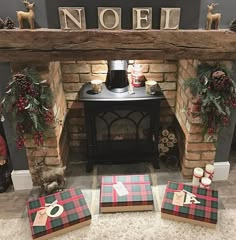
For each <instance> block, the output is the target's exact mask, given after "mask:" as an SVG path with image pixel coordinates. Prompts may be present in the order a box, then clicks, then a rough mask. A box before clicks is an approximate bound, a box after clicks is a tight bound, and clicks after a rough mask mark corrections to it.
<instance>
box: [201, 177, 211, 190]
mask: <svg viewBox="0 0 236 240" xmlns="http://www.w3.org/2000/svg"><path fill="white" fill-rule="evenodd" d="M210 185H211V179H210V178H206V177H203V178H202V179H201V182H200V187H201V188H210Z"/></svg>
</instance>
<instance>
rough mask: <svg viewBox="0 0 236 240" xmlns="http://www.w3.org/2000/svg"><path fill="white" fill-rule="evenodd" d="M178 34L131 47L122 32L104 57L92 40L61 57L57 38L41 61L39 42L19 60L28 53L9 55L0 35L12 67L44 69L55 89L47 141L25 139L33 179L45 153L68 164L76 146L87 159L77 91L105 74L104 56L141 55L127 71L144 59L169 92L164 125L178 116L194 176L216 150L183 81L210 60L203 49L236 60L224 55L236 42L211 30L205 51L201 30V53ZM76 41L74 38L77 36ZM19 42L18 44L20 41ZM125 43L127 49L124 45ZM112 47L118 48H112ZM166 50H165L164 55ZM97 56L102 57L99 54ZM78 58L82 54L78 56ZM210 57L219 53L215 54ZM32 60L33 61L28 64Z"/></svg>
mask: <svg viewBox="0 0 236 240" xmlns="http://www.w3.org/2000/svg"><path fill="white" fill-rule="evenodd" d="M5 32H7V30H5ZM25 32H26V35H27V34H29V33H30V31H25ZM131 32H132V31H131ZM167 32H171V31H167ZM192 32H194V31H192ZM196 32H197V31H196ZM8 33H10V32H8ZM52 33H53V32H52ZM202 33H204V34H205V33H207V34H208V33H209V31H208V32H207V31H202ZM213 33H216V31H213ZM220 33H221V31H220ZM222 33H223V32H222ZM16 34H19V32H18V31H16ZM94 34H95V33H94ZM98 34H99V32H98ZM143 34H147V32H146V33H145V32H144V33H143ZM174 34H175V35H176V34H177V32H175V33H174ZM9 35H11V34H9ZM9 35H8V40H9ZM12 36H13V35H12ZM94 36H95V35H93V37H94ZM117 36H118V35H117ZM143 36H144V35H143ZM176 36H178V38H179V39H180V43H178V44H177V43H176V42H175V41H174V40H172V41H173V43H172V44H175V47H174V48H173V49H171V48H172V47H171V45H170V44H169V46H170V48H168V49H167V48H166V47H165V49H164V50H163V49H161V50H160V45H161V46H162V45H163V39H162V40H160V43H159V40H156V47H154V46H153V44H152V43H149V42H147V44H146V46H144V45H143V44H141V38H140V39H139V38H134V39H133V41H134V42H133V45H134V46H135V49H132V50H133V52H132V51H131V49H130V47H127V45H126V44H125V42H126V41H127V39H128V38H127V37H123V38H121V41H120V42H119V43H118V40H119V39H118V40H117V41H116V43H114V44H113V45H114V46H113V47H114V48H115V49H119V47H117V44H118V45H119V46H120V52H123V53H121V54H119V53H117V51H116V50H114V49H108V50H107V52H105V54H104V58H101V57H102V51H101V52H100V51H98V52H97V53H98V54H97V55H96V56H93V57H91V53H90V52H89V51H90V50H92V48H93V47H94V46H89V45H88V44H87V45H86V46H83V47H84V49H86V50H87V52H86V53H85V54H84V56H83V55H82V56H79V54H78V52H76V53H75V55H73V51H72V50H71V51H70V48H67V51H66V52H65V55H64V57H63V51H61V52H60V50H61V49H60V46H62V45H60V44H62V43H60V44H59V45H60V46H58V45H57V42H56V43H55V44H56V45H55V46H56V47H53V46H52V45H50V44H49V43H48V45H47V47H46V48H47V51H49V50H48V49H49V48H50V49H53V50H52V52H51V55H50V53H48V54H45V59H44V60H43V61H44V62H43V63H42V62H40V63H39V62H35V60H36V59H37V58H38V57H37V53H39V54H41V53H42V56H43V54H44V53H43V49H41V50H38V49H40V48H37V50H36V52H35V55H32V53H33V51H32V52H26V58H25V59H26V61H25V62H24V63H22V62H21V63H20V64H19V62H18V61H17V58H19V57H20V56H21V55H22V54H24V52H21V53H20V52H17V53H16V54H15V55H13V54H12V52H10V51H9V49H8V51H9V54H8V55H7V54H6V53H7V51H2V50H1V47H2V46H4V47H6V49H7V42H5V43H4V42H3V43H2V42H1V41H0V55H2V53H3V55H2V57H0V61H2V62H3V61H10V62H11V67H12V70H13V72H17V71H18V70H20V69H23V68H24V67H25V66H34V67H36V68H37V69H38V71H39V72H40V73H41V75H42V78H43V79H47V80H48V81H49V83H50V87H51V89H52V92H53V95H54V107H53V111H54V114H55V116H56V119H57V122H56V125H55V126H54V127H53V128H52V131H51V132H50V134H49V137H48V139H47V140H46V141H45V143H44V146H43V147H40V148H35V146H34V144H33V141H31V140H29V139H28V140H27V142H26V153H27V157H28V163H29V170H30V173H31V176H32V180H33V182H34V183H35V184H37V179H36V177H35V175H34V173H35V166H34V160H35V159H36V160H37V159H41V158H42V157H44V156H46V158H45V163H46V165H49V166H51V167H56V166H59V165H66V163H67V159H68V154H69V152H70V151H74V152H77V153H78V155H79V156H81V160H84V159H83V156H85V155H86V154H85V151H86V149H85V141H86V130H85V122H84V121H85V120H84V111H83V104H82V103H81V102H79V101H78V92H79V90H80V88H81V86H82V85H83V84H84V83H86V82H89V81H91V80H93V79H102V80H105V77H106V74H107V65H106V59H112V58H114V59H142V60H130V61H129V73H130V72H131V67H132V64H133V63H140V64H142V65H143V72H144V75H145V77H146V78H147V79H148V80H149V79H152V80H156V81H157V82H158V84H159V85H160V87H161V89H162V90H163V92H164V95H165V97H166V100H164V101H162V102H161V116H160V122H161V126H168V125H169V124H170V123H172V122H173V120H174V119H175V117H176V119H177V120H178V122H179V125H180V127H181V129H182V132H183V133H184V138H181V139H179V149H180V162H181V167H182V174H183V175H184V176H185V177H191V176H192V172H193V168H194V167H204V166H205V164H207V163H214V160H215V154H216V148H215V145H214V144H213V143H212V142H208V141H207V136H205V137H203V136H202V134H201V129H202V128H201V121H200V119H198V118H194V119H193V118H191V116H189V115H188V114H187V109H188V108H190V110H191V109H192V108H193V106H194V100H195V99H194V98H193V97H192V96H191V94H190V92H189V91H188V90H186V89H184V82H185V81H186V80H187V79H189V78H191V77H194V76H196V67H197V65H198V64H199V61H205V60H208V62H209V58H211V57H210V56H208V55H207V54H206V53H205V52H207V51H209V50H210V51H209V52H208V54H210V53H211V54H213V53H214V52H218V54H219V56H220V54H222V56H221V57H220V59H222V60H220V62H223V63H224V64H226V65H227V66H228V67H229V68H232V65H233V60H234V58H236V56H235V52H233V55H230V57H228V58H226V57H225V56H227V55H225V53H227V52H228V53H229V52H230V51H229V49H231V44H232V46H233V44H235V39H234V40H231V39H232V34H229V36H230V37H229V39H230V40H231V41H229V43H228V45H229V49H227V46H224V48H225V49H223V50H222V49H221V47H220V46H219V42H218V43H216V44H215V42H214V41H215V40H216V39H217V36H216V37H210V36H211V35H209V34H208V36H209V47H208V48H207V49H205V51H204V47H203V45H204V42H202V38H201V35H199V37H197V38H195V39H194V41H193V43H191V44H193V45H194V44H195V45H196V46H197V48H199V49H198V50H199V53H200V52H202V55H201V54H198V53H197V50H196V46H192V54H191V47H190V48H189V46H188V44H189V43H188V41H187V38H185V37H183V36H181V31H180V32H179V35H176ZM212 36H214V34H212ZM222 36H223V37H226V38H227V35H226V34H223V35H222ZM234 36H235V35H234ZM223 37H222V39H223ZM13 38H14V37H13ZM104 38H105V37H104ZM88 39H89V38H88ZM88 39H87V41H88ZM160 39H161V37H160ZM168 40H169V39H168ZM71 41H72V40H71ZM74 41H76V39H75V40H74ZM151 41H152V40H151ZM222 41H223V40H222ZM48 42H50V41H48ZM62 42H64V43H65V42H66V40H64V39H63V41H62ZM80 42H81V40H80ZM122 42H123V45H122ZM225 42H226V43H227V39H226V40H225ZM20 44H21V43H20ZM67 44H69V43H67ZM70 44H72V45H73V43H71V42H70ZM83 44H84V42H83ZM90 44H91V45H92V44H93V43H92V41H91V42H90ZM101 44H102V40H101V39H98V44H96V47H95V48H96V49H99V48H102V47H101V46H102V45H101ZM166 44H167V43H166ZM176 44H177V45H176ZM191 44H190V45H191ZM212 44H213V46H215V47H216V49H213V48H212ZM49 45H50V46H49ZM167 45H168V44H167ZM22 46H23V45H22ZM45 46H46V45H45ZM77 46H79V43H78V44H77ZM150 46H152V47H150ZM234 46H235V45H234ZM37 47H40V46H37ZM83 47H82V48H83ZM103 47H104V46H103ZM18 48H20V47H19V46H18ZM23 48H24V47H22V50H24V49H23ZM29 48H32V49H34V47H33V46H30V47H29ZM42 48H43V47H42ZM56 48H57V49H56ZM111 48H112V47H111ZM139 48H140V49H139ZM148 48H153V52H155V51H156V52H155V53H156V57H155V55H154V54H153V52H152V53H150V54H148V53H144V54H142V53H143V52H144V50H145V49H148ZM122 49H123V51H121V50H122ZM212 49H213V50H212ZM113 50H114V54H112V51H113ZM55 51H58V52H59V53H60V54H59V55H60V56H58V55H57V54H56V53H55ZM175 51H176V53H175ZM232 51H234V50H232ZM69 52H71V54H72V57H70V56H69ZM95 52H96V51H95ZM158 52H159V55H158ZM139 53H140V54H139ZM164 53H166V55H165V54H164ZM27 54H28V55H27ZM80 54H83V49H82V50H81V49H80ZM50 56H51V57H50ZM78 56H79V57H78ZM108 56H109V57H108ZM191 56H192V58H194V59H196V56H202V57H201V59H199V60H194V59H192V58H191ZM212 56H213V55H212ZM4 57H5V60H4ZM27 58H28V59H27ZM83 58H84V60H83ZM96 58H97V59H103V60H96ZM32 59H34V63H32V62H31V60H32ZM75 59H78V60H76V61H75ZM85 59H88V60H85ZM144 59H148V60H144ZM169 59H171V60H169ZM223 59H226V60H227V61H223ZM27 60H28V61H27ZM54 60H56V61H54ZM212 60H219V59H218V58H216V57H215V56H213V57H212ZM228 60H229V61H228ZM231 60H232V61H231ZM29 62H31V63H30V64H29Z"/></svg>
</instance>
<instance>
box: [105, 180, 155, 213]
mask: <svg viewBox="0 0 236 240" xmlns="http://www.w3.org/2000/svg"><path fill="white" fill-rule="evenodd" d="M117 183H122V184H123V186H124V187H125V188H126V190H127V194H126V195H122V196H121V195H119V194H118V192H117V191H116V189H115V188H114V185H116V184H117ZM100 210H101V212H104V213H105V212H125V211H145V210H153V196H152V189H151V184H150V179H149V176H148V175H124V176H103V177H102V183H101V192H100Z"/></svg>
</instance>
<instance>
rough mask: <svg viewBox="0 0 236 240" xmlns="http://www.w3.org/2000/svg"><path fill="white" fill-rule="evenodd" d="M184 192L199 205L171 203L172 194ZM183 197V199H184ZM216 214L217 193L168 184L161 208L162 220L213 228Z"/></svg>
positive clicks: (179, 184)
mask: <svg viewBox="0 0 236 240" xmlns="http://www.w3.org/2000/svg"><path fill="white" fill-rule="evenodd" d="M181 190H186V191H188V192H190V193H192V194H194V195H195V196H196V197H195V199H196V200H197V201H199V202H200V203H199V204H196V203H192V204H183V206H177V205H174V204H173V203H172V201H173V197H174V193H175V192H177V191H181ZM186 197H187V196H186V195H185V199H186ZM217 213H218V191H215V190H211V189H205V188H200V187H196V186H190V185H186V184H183V183H175V182H168V184H167V187H166V190H165V195H164V199H163V202H162V207H161V216H162V217H163V218H168V219H173V220H178V221H183V222H188V223H193V224H198V225H201V226H205V227H210V228H215V227H216V223H217Z"/></svg>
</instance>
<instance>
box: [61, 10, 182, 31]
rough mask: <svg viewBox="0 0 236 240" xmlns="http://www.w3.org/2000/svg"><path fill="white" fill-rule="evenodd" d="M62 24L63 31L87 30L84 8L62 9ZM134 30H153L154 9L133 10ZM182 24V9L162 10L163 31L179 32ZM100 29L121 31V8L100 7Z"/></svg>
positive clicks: (161, 27) (161, 25)
mask: <svg viewBox="0 0 236 240" xmlns="http://www.w3.org/2000/svg"><path fill="white" fill-rule="evenodd" d="M58 10H59V16H60V24H61V28H62V29H63V30H85V29H86V15H85V9H84V7H60V8H59V9H58ZM132 19H133V29H134V30H148V29H152V8H151V7H143V8H133V9H132ZM179 22H180V8H161V21H160V29H161V30H177V29H179ZM98 29H100V30H120V29H121V8H116V7H109V8H108V7H98Z"/></svg>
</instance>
